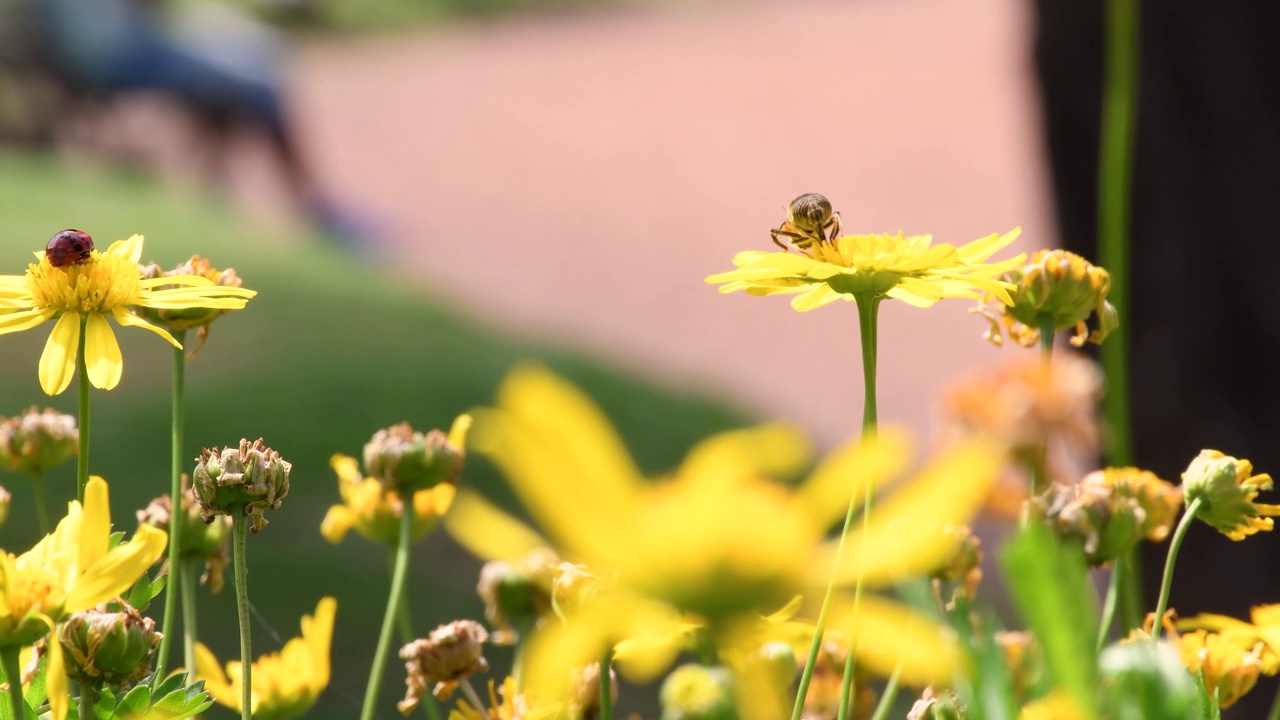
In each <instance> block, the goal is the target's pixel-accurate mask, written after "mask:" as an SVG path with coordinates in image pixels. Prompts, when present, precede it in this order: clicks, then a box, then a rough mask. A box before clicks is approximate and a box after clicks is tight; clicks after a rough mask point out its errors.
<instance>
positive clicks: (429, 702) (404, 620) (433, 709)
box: [388, 553, 440, 720]
mask: <svg viewBox="0 0 1280 720" xmlns="http://www.w3.org/2000/svg"><path fill="white" fill-rule="evenodd" d="M388 557H389V559H390V563H388V564H389V565H390V566H391V570H392V572H394V570H395V564H396V556H395V553H388ZM396 625H397V627H398V628H399V631H400V643H401V644H402V645H408V644H409V643H411V642H413V640H414V638H415V637H417V635H416V633H414V631H413V618H412V617H411V615H410V613H409V585H408V584H405V586H404V595H403V597H401V598H400V607H399V608H397V610H396ZM419 705H421V706H422V711H423V713H425V714H426V716H427V718H429V720H440V708H439V707H437V706H436V699H435V697H434V696H433V695H430V694H428V695H427V696H426V697H424V698H422V702H421V703H419Z"/></svg>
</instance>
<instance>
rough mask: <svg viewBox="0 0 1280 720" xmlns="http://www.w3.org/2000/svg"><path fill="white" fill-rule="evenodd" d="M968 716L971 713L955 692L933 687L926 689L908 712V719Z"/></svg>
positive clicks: (946, 719)
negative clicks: (940, 690) (939, 690)
mask: <svg viewBox="0 0 1280 720" xmlns="http://www.w3.org/2000/svg"><path fill="white" fill-rule="evenodd" d="M967 717H969V713H968V712H967V711H966V710H965V707H964V705H963V704H961V703H960V698H958V697H956V694H955V693H953V692H951V691H950V690H943V691H942V692H941V693H938V692H935V691H934V689H933V688H932V687H927V688H925V689H924V692H923V693H921V695H920V699H919V700H917V701H916V702H915V704H914V705H912V706H911V711H910V712H908V713H907V720H964V719H965V718H967Z"/></svg>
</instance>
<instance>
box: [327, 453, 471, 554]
mask: <svg viewBox="0 0 1280 720" xmlns="http://www.w3.org/2000/svg"><path fill="white" fill-rule="evenodd" d="M329 465H330V467H332V468H333V471H334V472H335V473H337V474H338V494H339V495H340V496H341V497H342V504H341V505H333V506H331V507H330V508H329V512H328V513H327V514H325V516H324V520H323V521H322V522H321V523H320V534H321V535H324V539H325V540H328V541H329V542H331V543H339V542H342V538H344V537H346V535H347V532H348V531H349V530H351V529H353V528H354V529H355V531H356V532H358V533H360V534H361V535H363V536H364V537H366V538H368V539H369V540H373V541H375V542H380V543H385V544H387V545H391V546H395V544H396V542H397V541H398V539H399V537H400V517H401V513H403V512H404V501H403V500H401V498H400V494H399V493H397V492H395V491H393V490H388V489H387V487H386V485H385V484H383V483H382V482H380V481H379V480H377V479H376V478H366V477H363V476H362V475H361V474H360V467H359V465H358V463H357V462H356V459H355V458H353V457H349V456H347V455H334V456H333V457H332V458H330V459H329ZM456 491H457V488H456V487H455V486H454V485H453V484H452V483H447V482H444V483H440V484H438V485H436V486H435V487H432V488H429V489H426V490H419V491H417V492H415V493H414V494H413V533H412V535H413V539H414V540H415V541H416V540H421V539H422V538H424V537H426V535H427V533H429V532H431V530H432V529H433V528H434V527H435V526H436V523H437V522H438V521H439V520H440V518H441V517H443V516H444V514H445V513H446V512H448V510H449V506H450V505H451V504H452V503H453V496H454V494H455V492H456Z"/></svg>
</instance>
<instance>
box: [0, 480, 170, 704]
mask: <svg viewBox="0 0 1280 720" xmlns="http://www.w3.org/2000/svg"><path fill="white" fill-rule="evenodd" d="M110 537H111V510H110V505H109V502H108V495H107V483H106V481H104V480H103V479H102V478H100V477H97V476H94V477H92V478H90V479H89V483H88V484H87V485H86V486H85V500H84V506H83V508H82V507H81V505H80V503H79V502H74V501H73V502H72V503H70V506H69V508H68V511H67V516H66V517H64V518H63V519H62V520H61V521H60V522H59V523H58V526H57V528H55V529H54V531H53V532H52V533H51V534H49V535H46V536H45V537H44V539H43V540H41V541H40V542H38V543H36V546H35V547H33V548H31V550H29V551H27V552H25V553H23V554H22V555H19V556H17V557H14V556H13V555H10V554H8V553H6V552H3V551H0V647H2V646H14V645H18V646H22V645H30V644H32V643H34V642H35V641H37V640H39V639H40V638H41V637H42V636H44V635H45V634H46V633H47V632H49V630H50V629H51V628H52V627H53V626H54V625H55V624H56V623H58V622H60V621H61V620H63V619H64V618H65V617H67V616H68V615H70V614H71V613H74V612H79V611H81V610H88V609H89V608H91V607H93V606H95V605H97V604H98V603H101V602H106V601H107V600H110V599H111V598H113V597H115V596H117V595H119V594H121V593H123V592H125V591H126V590H128V589H129V587H130V586H132V585H133V583H134V581H136V580H137V579H138V578H139V577H141V576H142V574H143V573H145V572H146V571H147V569H148V568H149V567H151V565H152V563H154V562H155V561H156V560H157V559H159V557H160V556H161V555H162V554H163V553H164V549H165V545H166V544H167V542H168V536H167V535H166V534H165V533H164V531H162V530H157V529H155V528H153V527H150V526H145V525H144V526H141V527H139V528H138V532H137V534H135V535H134V538H133V540H132V541H131V542H128V543H123V544H120V545H117V546H116V547H114V548H111V549H110V550H108V547H109V545H110ZM49 652H50V661H49V674H48V687H49V703H50V707H51V709H52V710H53V717H54V718H55V720H62V718H65V717H66V713H67V675H66V667H65V665H64V664H63V660H62V646H61V644H60V643H58V642H51V643H49Z"/></svg>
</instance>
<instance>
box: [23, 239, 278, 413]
mask: <svg viewBox="0 0 1280 720" xmlns="http://www.w3.org/2000/svg"><path fill="white" fill-rule="evenodd" d="M35 255H36V262H34V263H31V264H30V265H28V266H27V273H26V275H25V276H22V275H3V276H0V335H3V334H6V333H11V332H20V331H22V330H30V329H31V328H34V327H36V326H37V325H40V324H42V323H44V322H45V321H46V320H52V319H53V318H55V317H57V318H58V322H57V323H56V324H55V325H54V328H53V332H52V333H50V335H49V341H48V342H47V343H46V344H45V348H44V353H43V354H42V355H41V356H40V387H41V388H43V389H44V391H45V392H46V393H47V394H49V395H57V394H59V393H61V392H62V391H63V390H66V389H67V386H68V385H70V384H71V378H72V377H73V376H74V375H75V370H76V358H77V356H78V355H79V352H80V350H79V347H80V332H81V326H82V325H83V330H84V333H85V345H84V347H85V358H84V360H85V367H86V368H87V369H88V375H89V382H91V383H93V386H94V387H97V388H101V389H103V390H110V389H112V388H114V387H115V386H116V384H117V383H119V382H120V374H121V372H123V370H124V361H123V360H122V359H121V357H120V346H119V344H118V343H116V336H115V333H114V332H113V331H112V330H111V325H110V324H109V323H108V322H107V317H108V316H110V317H112V318H114V319H115V321H116V322H117V323H119V324H121V325H133V326H136V327H142V328H146V329H148V330H150V331H152V332H154V333H155V334H157V335H159V336H160V337H162V338H164V339H165V340H168V341H169V342H170V344H172V345H173V346H174V347H177V348H181V347H182V346H181V345H180V344H179V343H178V341H177V340H174V339H173V336H172V335H170V334H169V333H168V332H167V331H165V330H164V329H163V328H160V327H157V326H155V325H152V324H151V323H149V322H147V321H146V320H143V319H142V318H140V317H138V316H137V315H135V314H133V313H132V312H130V311H131V310H133V309H135V308H139V307H152V308H166V309H171V310H179V309H183V308H216V309H225V310H237V309H239V308H242V307H244V305H245V302H247V301H248V300H249V298H252V297H253V296H254V295H256V294H257V293H255V292H254V291H252V290H245V289H243V288H238V287H222V286H218V285H214V284H213V282H211V281H210V280H209V279H208V278H203V277H196V276H194V275H182V276H173V277H166V278H154V279H151V280H144V279H143V277H142V274H141V273H140V272H139V270H138V258H140V257H141V256H142V236H141V235H134V236H132V237H130V238H129V239H128V240H119V241H117V242H114V243H112V244H111V247H109V248H107V249H106V251H105V252H99V251H97V250H94V251H93V253H92V255H91V257H90V258H89V259H88V260H86V261H84V262H81V263H75V264H71V265H62V266H59V267H55V266H54V265H53V264H51V263H50V262H49V259H48V258H46V257H45V254H44V252H43V251H42V252H37V253H36V254H35ZM162 286H169V287H167V288H165V289H160V288H161V287H162Z"/></svg>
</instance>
